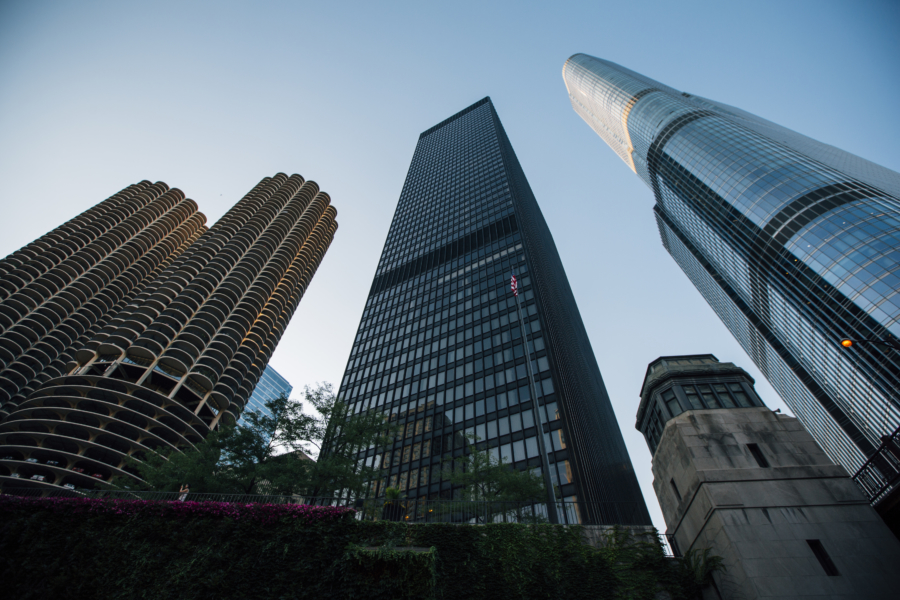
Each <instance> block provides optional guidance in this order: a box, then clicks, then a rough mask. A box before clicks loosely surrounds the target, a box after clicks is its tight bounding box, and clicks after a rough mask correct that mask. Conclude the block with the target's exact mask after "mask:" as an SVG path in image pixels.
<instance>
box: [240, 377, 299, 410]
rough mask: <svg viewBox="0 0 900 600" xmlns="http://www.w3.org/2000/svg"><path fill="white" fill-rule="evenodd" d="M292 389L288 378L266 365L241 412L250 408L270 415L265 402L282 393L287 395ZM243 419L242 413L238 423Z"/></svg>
mask: <svg viewBox="0 0 900 600" xmlns="http://www.w3.org/2000/svg"><path fill="white" fill-rule="evenodd" d="M293 389H294V386H292V385H291V384H290V383H288V380H287V379H285V378H284V377H282V376H281V374H279V373H278V371H276V370H275V369H273V368H272V365H266V370H265V371H263V374H262V377H260V378H259V382H258V383H257V384H256V388H254V390H253V393H252V394H250V399H249V400H247V405H246V406H245V407H244V411H243V412H244V413H246V412H247V411H250V410H252V411H256V412H261V413H263V414H265V415H268V416H270V417H271V416H272V412H271V411H270V410H269V409H268V408H266V402H268V401H269V400H274V399H275V398H278V397H279V396H281V395H282V394H283V395H285V396H288V397H289V396H290V395H291V391H292V390H293ZM243 421H244V417H243V413H242V416H241V418H240V420H239V421H238V423H242V422H243Z"/></svg>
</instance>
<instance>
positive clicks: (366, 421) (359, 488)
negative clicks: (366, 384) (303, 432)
mask: <svg viewBox="0 0 900 600" xmlns="http://www.w3.org/2000/svg"><path fill="white" fill-rule="evenodd" d="M306 401H307V402H309V403H310V404H312V405H313V408H314V409H315V411H316V413H318V416H317V422H316V439H321V440H323V442H322V443H321V445H319V444H316V447H317V448H318V449H319V450H320V452H319V459H318V461H317V462H316V467H315V469H314V470H313V472H312V473H311V480H310V489H311V490H312V491H313V493H314V494H315V495H326V496H330V495H342V494H350V495H358V494H362V493H363V491H364V490H365V489H366V487H367V486H368V485H369V482H370V481H372V480H373V479H377V478H378V477H379V475H380V471H379V470H378V468H377V467H371V466H366V464H365V462H364V461H363V460H362V459H358V458H357V456H356V455H357V452H359V451H360V450H365V449H366V448H372V447H383V446H386V445H388V444H390V443H391V442H393V439H394V436H396V435H397V434H398V433H399V431H400V428H399V426H398V425H397V424H391V423H389V422H388V421H387V419H386V416H385V414H384V413H381V412H378V411H364V412H360V413H353V412H352V411H351V410H350V407H349V406H348V405H347V404H346V403H345V402H342V401H340V400H337V399H336V398H335V396H334V393H333V392H332V390H331V386H328V387H327V388H323V387H321V386H320V387H319V388H317V389H315V390H309V389H307V393H306Z"/></svg>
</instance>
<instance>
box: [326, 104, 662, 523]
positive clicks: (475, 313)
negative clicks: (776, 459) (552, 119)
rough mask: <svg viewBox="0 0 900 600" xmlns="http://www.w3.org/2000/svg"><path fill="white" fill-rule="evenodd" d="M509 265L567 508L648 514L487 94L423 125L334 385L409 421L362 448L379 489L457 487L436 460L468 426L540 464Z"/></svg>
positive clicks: (571, 515)
mask: <svg viewBox="0 0 900 600" xmlns="http://www.w3.org/2000/svg"><path fill="white" fill-rule="evenodd" d="M513 270H515V271H516V274H517V275H518V276H519V280H520V285H521V291H520V294H522V296H521V300H522V306H523V312H524V314H525V321H526V324H525V327H526V329H527V334H528V339H529V342H530V348H529V351H530V352H531V359H532V361H533V362H532V364H533V366H534V373H535V379H536V386H535V387H536V390H537V392H536V393H537V395H538V397H539V403H540V406H541V410H542V411H544V415H543V421H544V423H545V424H546V426H548V429H547V431H546V432H545V434H544V435H545V437H544V439H545V441H546V444H547V452H548V455H549V462H550V467H551V469H550V470H551V478H552V479H553V480H554V482H555V483H556V485H558V486H559V495H560V497H561V498H565V499H567V500H569V501H573V500H577V501H578V508H579V510H578V511H568V514H566V515H561V518H565V519H568V520H569V521H578V520H581V521H582V522H594V523H636V524H648V525H649V524H650V519H649V515H648V513H647V509H646V505H645V504H644V501H643V498H642V496H641V492H640V489H639V487H638V483H637V480H636V478H635V475H634V471H633V468H632V466H631V461H630V459H629V457H628V453H627V451H626V449H625V444H624V442H623V439H622V435H621V432H620V430H619V427H618V424H617V422H616V419H615V415H614V413H613V410H612V406H611V405H610V401H609V397H608V396H607V393H606V388H605V386H604V384H603V379H602V378H601V376H600V370H599V368H598V367H597V362H596V360H595V358H594V355H593V351H592V349H591V345H590V342H589V341H588V337H587V334H586V333H585V330H584V325H583V324H582V321H581V316H580V315H579V313H578V307H577V306H576V305H575V300H574V297H573V295H572V291H571V289H570V287H569V284H568V281H567V279H566V275H565V272H564V271H563V267H562V263H561V262H560V259H559V255H558V254H557V251H556V247H555V245H554V243H553V238H552V236H551V235H550V231H549V229H548V228H547V224H546V223H545V221H544V218H543V216H542V215H541V211H540V209H539V208H538V205H537V201H536V200H535V198H534V195H533V194H532V192H531V188H530V187H529V185H528V182H527V181H526V179H525V174H524V173H523V171H522V168H521V166H520V165H519V162H518V160H517V159H516V155H515V153H514V152H513V149H512V146H511V145H510V142H509V139H507V137H506V133H505V132H504V130H503V126H502V125H501V124H500V120H499V118H498V116H497V113H496V111H495V110H494V107H493V105H492V103H491V101H490V99H489V98H485V99H483V100H481V101H479V102H477V103H475V104H473V105H472V106H470V107H469V108H467V109H465V110H463V111H461V112H459V113H457V114H456V115H453V116H452V117H450V118H449V119H447V120H446V121H443V122H441V123H439V124H438V125H435V126H434V127H432V128H431V129H428V130H427V131H425V132H424V133H422V135H421V136H419V142H418V144H417V146H416V150H415V154H414V155H413V160H412V164H411V165H410V168H409V172H408V174H407V177H406V182H405V183H404V186H403V191H402V193H401V195H400V201H399V204H398V206H397V210H396V213H395V214H394V220H393V223H392V224H391V228H390V231H389V233H388V238H387V242H386V243H385V246H384V250H383V252H382V256H381V260H380V262H379V264H378V270H377V271H376V275H375V280H374V282H373V283H372V287H371V290H370V293H369V298H368V300H367V302H366V308H365V312H364V313H363V316H362V320H361V323H360V326H359V332H358V333H357V336H356V340H355V342H354V345H353V350H352V352H351V355H350V359H349V361H348V364H347V370H346V374H345V375H344V378H343V380H342V382H341V387H340V391H339V396H340V397H341V398H342V399H343V400H345V401H346V402H348V403H349V404H350V406H351V408H352V410H353V411H354V412H359V411H365V410H375V411H381V412H384V413H386V414H387V415H389V418H390V419H392V420H395V421H396V420H399V423H400V424H401V426H402V432H401V435H400V436H399V438H398V439H397V441H396V442H395V443H394V444H393V445H392V446H391V447H389V448H372V449H369V450H368V451H366V452H363V453H362V454H361V456H360V459H361V460H364V461H365V462H366V464H368V465H370V466H376V467H381V468H382V470H381V473H382V474H383V475H382V477H381V478H379V480H377V481H373V482H372V486H371V488H370V495H371V496H374V497H378V496H380V495H383V490H384V489H385V487H387V486H391V487H398V488H400V489H401V490H402V491H403V493H404V494H405V495H406V497H407V498H410V499H422V500H424V499H438V498H445V499H449V498H452V494H453V490H452V489H451V488H452V486H451V485H450V482H449V481H445V480H443V479H442V471H441V464H442V459H444V458H445V457H448V456H459V455H460V454H461V453H462V452H464V448H463V443H464V440H465V437H464V436H465V435H466V434H471V435H475V436H477V437H478V438H479V439H480V440H482V441H481V442H480V443H481V444H483V445H484V446H486V447H488V448H490V449H492V452H494V453H495V456H497V457H508V458H509V460H510V461H511V462H512V463H513V464H514V466H515V467H516V468H519V469H526V468H533V469H539V468H540V464H541V458H540V455H539V444H538V440H537V436H538V426H537V424H538V423H539V422H540V421H539V420H538V419H537V418H536V415H535V414H534V412H533V410H532V401H531V394H530V392H529V386H528V380H527V370H526V364H525V357H524V350H523V344H522V340H521V336H522V331H521V329H520V327H519V324H518V321H517V316H516V309H515V306H516V305H515V298H514V297H513V295H512V293H511V291H510V285H509V284H510V281H509V280H510V274H511V272H512V271H513ZM413 518H415V512H413Z"/></svg>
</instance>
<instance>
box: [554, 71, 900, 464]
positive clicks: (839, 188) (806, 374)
mask: <svg viewBox="0 0 900 600" xmlns="http://www.w3.org/2000/svg"><path fill="white" fill-rule="evenodd" d="M563 79H564V80H565V82H566V87H567V89H568V91H569V97H570V99H571V102H572V106H573V108H574V109H575V112H577V113H578V114H579V115H580V116H581V117H582V118H583V119H584V120H585V121H586V122H587V123H588V124H589V125H590V126H591V128H593V129H594V131H596V132H597V134H598V135H600V137H601V138H602V139H603V140H604V141H605V142H606V143H607V144H609V146H610V147H611V148H612V149H613V150H614V151H615V152H616V154H618V155H619V157H620V158H622V160H624V161H625V163H626V164H627V165H628V167H629V168H631V169H632V170H633V171H634V172H635V173H636V174H637V175H638V176H639V177H640V178H641V179H642V180H643V181H644V182H645V183H647V185H648V186H650V188H651V189H652V190H653V194H654V196H655V199H656V207H655V208H654V211H655V213H656V219H657V223H658V225H659V231H660V235H661V237H662V241H663V244H664V245H665V247H666V249H667V250H668V251H669V253H670V254H671V255H672V257H673V258H674V259H675V260H676V262H678V264H679V266H681V268H682V269H683V270H684V272H685V274H687V276H688V277H689V278H690V279H691V281H692V282H693V283H694V285H695V286H696V287H697V289H698V290H699V291H700V292H701V294H703V296H704V297H705V298H706V300H707V301H708V302H709V304H710V306H712V308H713V309H714V310H715V311H716V313H717V314H718V315H719V317H720V318H721V319H722V321H723V322H724V323H725V325H726V326H727V327H728V329H729V330H730V331H731V332H732V334H734V336H735V338H736V339H737V340H738V342H740V344H741V345H742V346H743V347H744V349H745V350H746V351H747V353H748V354H749V355H750V357H751V358H752V359H753V361H754V362H755V363H756V365H757V366H758V367H759V369H760V371H762V372H763V373H764V374H765V375H766V377H767V378H768V379H769V381H770V382H771V383H772V386H773V387H774V388H775V389H776V390H778V392H779V394H781V396H782V398H784V400H785V402H786V403H787V405H788V406H790V407H791V410H793V411H794V413H795V414H796V415H797V416H798V417H799V418H800V420H801V421H802V422H803V424H804V425H805V426H806V427H807V429H809V431H810V433H811V434H812V435H813V436H814V437H815V438H816V441H818V442H819V443H820V444H821V445H822V447H823V448H824V449H825V451H826V452H828V454H829V455H830V456H831V458H832V459H834V461H835V462H838V463H841V464H843V465H844V466H846V467H847V468H848V469H850V470H851V471H855V470H857V469H858V468H859V467H860V466H861V465H862V464H863V463H864V462H865V461H866V459H867V457H868V456H870V455H871V454H872V453H873V451H874V449H875V448H877V447H878V446H879V444H880V443H881V438H882V436H885V435H888V434H890V433H891V432H893V431H894V430H895V429H896V428H897V427H898V425H900V405H898V404H900V397H898V390H900V353H898V352H897V351H894V350H891V349H890V348H889V347H885V346H879V345H877V344H862V345H859V346H854V348H853V350H852V351H850V350H845V349H844V348H842V347H841V345H840V342H841V339H843V338H854V339H869V338H875V339H891V340H896V339H897V338H896V336H898V335H900V174H898V173H896V172H895V171H891V170H890V169H886V168H884V167H882V166H879V165H877V164H874V163H872V162H869V161H867V160H864V159H862V158H860V157H858V156H854V155H852V154H849V153H848V152H844V151H842V150H839V149H837V148H834V147H833V146H828V145H827V144H823V143H821V142H818V141H816V140H813V139H810V138H808V137H806V136H803V135H800V134H799V133H796V132H794V131H791V130H789V129H785V128H784V127H781V126H779V125H776V124H775V123H772V122H770V121H766V120H765V119H762V118H760V117H757V116H756V115H752V114H750V113H747V112H745V111H742V110H740V109H737V108H734V107H732V106H727V105H725V104H722V103H719V102H714V101H712V100H707V99H704V98H699V97H697V96H694V95H692V94H688V93H686V92H680V91H677V90H674V89H672V88H670V87H668V86H665V85H663V84H661V83H659V82H657V81H654V80H652V79H649V78H647V77H644V76H643V75H640V74H638V73H635V72H633V71H629V70H628V69H626V68H624V67H621V66H619V65H616V64H614V63H611V62H608V61H604V60H601V59H598V58H594V57H591V56H586V55H584V54H576V55H575V56H572V57H571V58H570V59H569V60H568V61H567V62H566V64H565V66H564V67H563Z"/></svg>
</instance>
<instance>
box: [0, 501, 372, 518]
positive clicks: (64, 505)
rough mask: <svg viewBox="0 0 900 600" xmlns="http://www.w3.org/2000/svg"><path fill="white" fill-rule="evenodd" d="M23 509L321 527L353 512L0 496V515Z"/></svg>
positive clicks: (285, 506)
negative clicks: (285, 522) (285, 521)
mask: <svg viewBox="0 0 900 600" xmlns="http://www.w3.org/2000/svg"><path fill="white" fill-rule="evenodd" d="M22 509H32V510H35V509H37V510H49V511H51V512H54V513H57V514H66V515H78V514H92V515H123V516H127V517H134V516H154V517H163V518H182V519H184V518H209V517H214V518H227V519H232V520H234V521H251V522H254V523H274V522H277V521H279V520H281V519H292V520H295V521H299V522H300V523H320V522H327V521H335V520H339V519H352V518H353V516H354V515H355V514H356V511H355V510H353V509H352V508H345V507H336V506H310V505H308V504H236V503H231V502H169V501H165V502H158V501H151V500H115V499H113V500H111V499H95V498H29V497H24V498H23V497H19V496H0V514H2V513H9V512H13V511H15V512H18V511H20V510H22Z"/></svg>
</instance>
